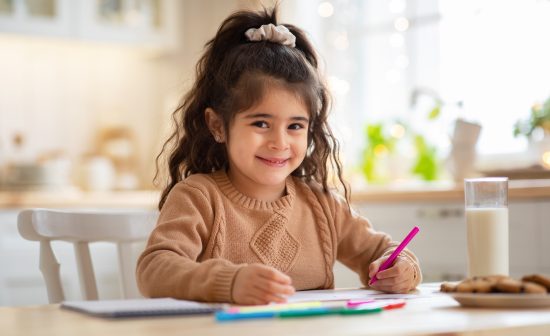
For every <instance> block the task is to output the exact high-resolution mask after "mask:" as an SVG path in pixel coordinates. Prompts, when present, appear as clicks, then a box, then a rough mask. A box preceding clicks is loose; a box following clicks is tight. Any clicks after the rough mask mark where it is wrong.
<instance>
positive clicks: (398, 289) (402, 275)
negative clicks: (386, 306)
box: [369, 256, 416, 293]
mask: <svg viewBox="0 0 550 336" xmlns="http://www.w3.org/2000/svg"><path fill="white" fill-rule="evenodd" d="M386 259H388V257H382V258H379V259H377V260H375V261H374V262H372V263H371V264H370V265H369V279H372V278H373V277H374V275H375V274H376V272H377V271H378V269H379V268H380V266H381V265H382V263H383V262H384V261H385V260H386ZM415 274H416V270H415V268H414V265H412V264H411V262H409V261H408V260H407V259H405V257H401V256H398V257H397V258H396V259H395V262H394V263H393V266H391V267H389V268H387V269H385V270H383V271H380V272H378V274H376V278H377V279H378V280H376V282H375V283H374V284H372V285H370V287H371V288H373V289H376V290H379V291H383V292H389V293H407V292H409V291H410V290H412V289H414V288H415V282H416V277H415Z"/></svg>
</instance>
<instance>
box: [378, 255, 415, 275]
mask: <svg viewBox="0 0 550 336" xmlns="http://www.w3.org/2000/svg"><path fill="white" fill-rule="evenodd" d="M409 271H411V266H410V264H409V263H408V262H406V261H403V260H400V259H398V261H397V262H396V263H395V264H394V265H393V266H392V267H390V268H388V269H385V270H383V271H380V272H379V273H378V274H377V275H376V277H377V278H378V279H387V278H394V277H401V276H404V275H405V274H407V273H409Z"/></svg>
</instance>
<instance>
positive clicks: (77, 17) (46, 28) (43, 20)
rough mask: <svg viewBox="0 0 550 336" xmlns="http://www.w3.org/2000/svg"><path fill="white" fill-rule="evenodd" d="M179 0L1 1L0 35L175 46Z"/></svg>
mask: <svg viewBox="0 0 550 336" xmlns="http://www.w3.org/2000/svg"><path fill="white" fill-rule="evenodd" d="M176 7H177V1H175V0H102V1H89V0H43V1H33V0H0V32H7V33H15V34H26V35H34V36H37V35H38V36H51V37H64V38H69V39H81V40H88V41H100V42H117V43H126V44H128V45H136V46H147V47H162V48H167V47H171V46H173V45H174V43H176V42H175V40H176V38H175V31H174V29H175V25H174V24H175V22H176V21H177V20H176V19H177V18H175V16H176V15H177V12H178V11H177V10H176Z"/></svg>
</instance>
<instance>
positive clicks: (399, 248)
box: [369, 226, 420, 285]
mask: <svg viewBox="0 0 550 336" xmlns="http://www.w3.org/2000/svg"><path fill="white" fill-rule="evenodd" d="M418 231H420V229H419V228H418V226H415V227H413V228H412V230H411V232H409V234H408V235H407V237H405V239H403V241H402V242H401V244H399V246H397V248H396V249H395V251H393V253H392V254H391V255H390V257H389V258H388V259H386V261H384V263H383V264H382V265H381V266H380V268H379V269H378V271H376V274H378V272H380V271H383V270H385V269H387V268H388V267H390V266H391V265H393V262H394V261H395V258H397V256H398V255H399V253H401V251H403V249H404V248H405V246H407V245H408V244H409V242H410V241H411V240H412V239H413V237H414V236H415V235H416V234H417V233H418ZM376 274H375V275H374V276H373V277H372V279H370V282H369V285H372V284H373V283H375V282H376V280H378V278H376Z"/></svg>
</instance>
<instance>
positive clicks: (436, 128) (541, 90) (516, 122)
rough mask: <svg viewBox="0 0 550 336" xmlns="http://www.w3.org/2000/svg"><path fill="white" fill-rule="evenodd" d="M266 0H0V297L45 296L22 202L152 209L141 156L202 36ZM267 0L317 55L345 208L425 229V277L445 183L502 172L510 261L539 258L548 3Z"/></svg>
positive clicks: (546, 171) (445, 221)
mask: <svg viewBox="0 0 550 336" xmlns="http://www.w3.org/2000/svg"><path fill="white" fill-rule="evenodd" d="M273 3H274V1H270V0H264V1H260V0H181V1H178V0H0V269H2V273H1V274H0V305H18V304H25V303H37V302H46V296H45V291H44V288H43V284H42V280H41V277H40V274H39V273H38V268H37V266H36V264H37V261H36V259H37V251H36V249H37V246H36V245H35V244H32V243H30V242H25V241H23V240H22V238H20V237H19V235H18V233H17V229H16V216H17V213H18V211H20V210H21V209H23V208H28V207H53V208H69V207H72V208H74V207H80V208H114V209H121V208H147V209H154V208H155V207H156V202H157V201H158V188H159V186H156V185H155V184H154V183H153V177H154V175H155V158H156V156H157V154H158V153H159V151H160V149H161V146H162V144H163V142H164V141H165V139H166V137H167V136H168V134H169V131H170V129H171V126H172V125H171V113H172V112H173V110H174V109H175V108H176V106H177V104H178V102H179V100H180V98H181V97H182V95H183V94H184V93H185V92H186V90H187V89H189V88H190V86H191V85H192V83H193V76H194V66H195V64H196V61H197V60H198V58H199V57H200V55H201V52H202V49H203V46H204V44H205V43H206V42H207V41H208V40H209V39H210V38H212V37H213V35H214V34H215V32H216V30H217V28H218V27H219V25H220V23H221V22H222V21H223V19H224V18H225V17H227V15H229V14H230V13H231V12H233V11H236V10H239V9H243V8H248V9H250V8H253V9H254V8H261V6H262V5H265V6H267V7H270V6H271V5H272V4H273ZM279 4H280V15H279V17H280V21H281V22H285V23H292V24H295V25H298V26H300V27H302V28H303V29H305V30H306V31H307V32H308V33H309V35H310V37H311V39H312V41H313V43H314V45H315V46H316V47H317V49H318V51H319V54H320V56H321V58H322V59H323V68H324V72H325V73H326V75H327V77H328V82H329V85H330V87H331V89H332V95H333V112H332V113H333V114H332V117H331V118H332V119H331V123H332V125H333V127H334V130H335V133H336V135H337V137H338V138H339V140H340V142H341V144H342V152H341V155H342V160H343V161H344V166H345V174H346V177H347V179H348V180H349V181H350V182H351V183H352V185H353V189H352V192H353V195H354V197H353V201H354V203H355V205H356V207H357V208H358V209H359V210H360V211H361V212H362V213H363V214H364V215H366V216H368V217H369V218H370V219H371V220H372V221H373V223H375V226H377V227H379V228H380V229H382V230H384V231H387V232H390V233H391V234H392V235H395V236H396V239H399V237H400V236H402V235H404V233H405V232H406V231H408V229H409V228H410V227H411V226H412V225H413V224H414V225H419V224H422V225H425V228H426V229H428V228H430V229H429V230H424V232H426V233H425V234H423V235H419V239H418V240H417V242H416V244H417V245H416V246H414V247H413V249H416V250H415V251H418V254H419V256H420V257H421V260H422V261H423V262H424V264H425V265H426V267H425V268H424V271H425V277H426V279H428V280H441V279H456V278H460V277H461V276H463V274H464V271H465V262H466V261H465V258H466V256H465V233H464V232H465V231H464V228H463V226H464V222H463V221H464V214H463V194H462V192H461V188H462V180H463V179H464V178H465V177H474V176H484V175H491V176H496V175H498V176H508V177H509V178H510V179H511V184H510V186H511V187H510V188H511V190H510V197H511V208H510V209H511V214H510V216H511V217H510V218H511V219H510V221H511V232H512V233H511V235H512V236H513V237H512V238H511V244H512V245H511V246H516V248H515V249H514V248H511V253H512V255H511V262H512V266H511V267H512V268H511V269H512V271H513V272H515V273H517V274H519V273H521V272H523V271H526V270H537V271H547V272H550V262H549V261H548V260H546V259H545V258H543V257H541V256H542V255H550V250H549V248H548V247H546V245H548V244H545V241H547V238H549V237H550V228H548V225H546V226H545V224H548V221H547V218H549V217H550V183H549V182H548V179H550V62H549V61H548V60H550V44H549V43H548V40H549V34H550V20H549V18H550V1H549V0H501V1H497V0H484V1H481V0H463V1H452V0H409V1H406V0H282V1H279ZM162 181H163V179H162V176H161V179H160V182H161V183H162ZM161 186H162V185H161ZM514 225H517V227H516V226H514ZM514 232H516V233H518V234H516V235H513V233H514ZM442 237H447V239H451V238H450V237H453V238H452V239H453V240H452V241H449V240H447V241H446V240H444V239H442ZM453 244H454V245H453ZM527 247H529V248H527ZM438 248H441V249H446V250H447V252H446V253H449V256H448V257H447V258H446V260H441V258H436V257H437V254H438V252H437V249H438ZM449 250H452V251H453V253H450V252H448V251H449ZM434 251H435V252H434ZM518 251H521V252H518ZM434 253H435V254H436V256H435V257H434V256H432V255H433V254H434ZM13 260H18V261H21V262H22V264H23V262H24V263H25V264H26V265H30V266H28V269H27V270H23V271H17V272H15V271H11V273H9V272H7V271H4V270H5V269H8V268H9V267H8V265H9V264H10V263H12V262H13ZM522 260H531V261H530V262H531V263H532V264H529V262H527V263H525V262H522ZM342 272H344V271H342ZM69 273H70V272H69ZM104 274H105V277H107V278H109V277H112V274H111V273H109V272H108V270H107V271H105V273H104ZM67 277H71V275H67ZM341 279H343V280H341V282H337V285H338V284H340V285H349V284H354V283H355V282H354V281H355V280H350V281H349V282H348V280H347V278H346V277H345V276H342V278H341ZM74 286H75V288H76V287H77V281H76V280H75V285H74ZM75 290H76V289H75ZM37 298H38V299H37Z"/></svg>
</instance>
